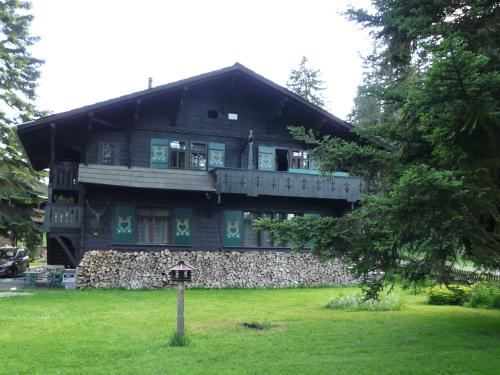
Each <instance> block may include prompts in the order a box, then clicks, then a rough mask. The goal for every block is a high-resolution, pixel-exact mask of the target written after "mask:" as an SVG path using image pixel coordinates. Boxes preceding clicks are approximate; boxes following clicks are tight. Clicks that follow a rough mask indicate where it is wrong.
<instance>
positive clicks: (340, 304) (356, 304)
mask: <svg viewBox="0 0 500 375" xmlns="http://www.w3.org/2000/svg"><path fill="white" fill-rule="evenodd" d="M327 307H329V308H330V309H335V310H344V311H399V310H402V309H403V303H402V302H401V299H400V298H399V296H397V295H395V294H389V295H386V296H383V297H381V298H380V299H379V300H378V301H377V300H364V299H363V297H362V296H360V295H354V296H353V295H351V296H340V297H335V298H332V299H331V300H330V302H329V303H328V305H327Z"/></svg>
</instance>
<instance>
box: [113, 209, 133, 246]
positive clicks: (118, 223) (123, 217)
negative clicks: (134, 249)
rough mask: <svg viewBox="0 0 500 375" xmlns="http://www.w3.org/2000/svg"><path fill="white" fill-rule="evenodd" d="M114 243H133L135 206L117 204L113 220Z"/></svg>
mask: <svg viewBox="0 0 500 375" xmlns="http://www.w3.org/2000/svg"><path fill="white" fill-rule="evenodd" d="M113 225H114V227H113V229H114V230H113V232H114V241H113V242H114V243H117V244H124V245H131V244H133V243H134V236H135V207H134V206H116V207H115V217H114V220H113Z"/></svg>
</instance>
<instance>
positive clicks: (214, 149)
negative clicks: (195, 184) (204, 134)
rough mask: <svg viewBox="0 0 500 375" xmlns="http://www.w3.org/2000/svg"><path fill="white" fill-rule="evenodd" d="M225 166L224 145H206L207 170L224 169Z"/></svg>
mask: <svg viewBox="0 0 500 375" xmlns="http://www.w3.org/2000/svg"><path fill="white" fill-rule="evenodd" d="M225 164H226V145H225V144H224V143H209V144H208V169H212V168H224V166H225Z"/></svg>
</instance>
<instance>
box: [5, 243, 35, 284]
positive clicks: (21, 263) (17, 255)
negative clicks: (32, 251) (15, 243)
mask: <svg viewBox="0 0 500 375" xmlns="http://www.w3.org/2000/svg"><path fill="white" fill-rule="evenodd" d="M29 267H30V264H29V257H28V255H26V251H25V250H24V249H19V248H7V249H1V248H0V276H11V277H16V276H18V275H19V274H21V273H22V272H24V271H26V269H28V268H29Z"/></svg>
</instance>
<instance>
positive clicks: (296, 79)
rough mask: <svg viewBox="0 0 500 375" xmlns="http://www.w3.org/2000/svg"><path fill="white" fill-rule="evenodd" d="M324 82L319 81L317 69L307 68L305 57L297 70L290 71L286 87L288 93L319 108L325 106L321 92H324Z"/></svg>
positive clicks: (319, 75)
mask: <svg viewBox="0 0 500 375" xmlns="http://www.w3.org/2000/svg"><path fill="white" fill-rule="evenodd" d="M324 84H325V82H324V81H322V80H321V72H320V70H319V69H313V68H310V67H308V66H307V57H305V56H303V57H302V60H301V62H300V64H299V68H298V69H292V71H291V72H290V77H289V78H288V82H287V84H286V85H287V87H288V89H289V90H290V91H292V92H294V93H295V94H297V95H299V96H301V97H302V98H304V99H305V100H307V101H308V102H311V103H313V104H315V105H317V106H319V107H324V106H325V99H324V98H323V95H322V94H321V91H323V90H325V89H326V87H324Z"/></svg>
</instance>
